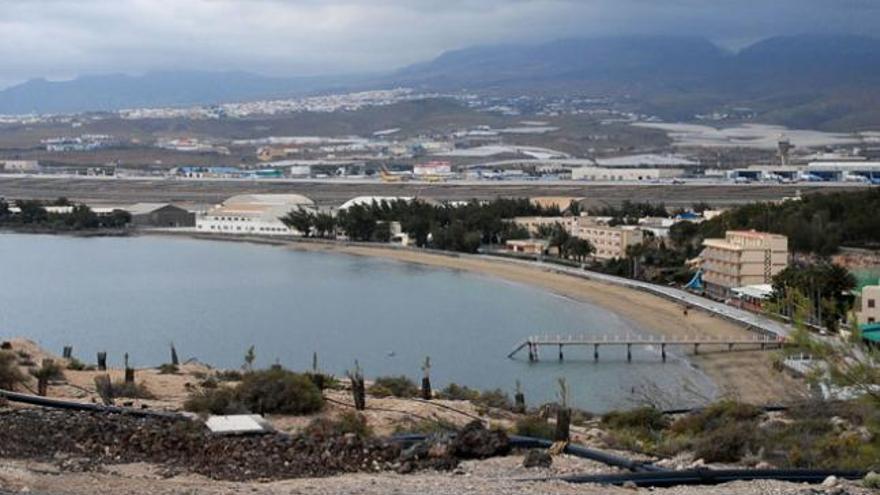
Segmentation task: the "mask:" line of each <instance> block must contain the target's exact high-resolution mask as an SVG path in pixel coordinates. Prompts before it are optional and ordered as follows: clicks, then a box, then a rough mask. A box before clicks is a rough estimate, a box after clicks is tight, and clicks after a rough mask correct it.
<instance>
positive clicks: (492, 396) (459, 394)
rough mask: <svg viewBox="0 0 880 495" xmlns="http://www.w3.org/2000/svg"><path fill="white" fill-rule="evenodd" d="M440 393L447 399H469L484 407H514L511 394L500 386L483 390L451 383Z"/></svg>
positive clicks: (507, 408) (508, 408)
mask: <svg viewBox="0 0 880 495" xmlns="http://www.w3.org/2000/svg"><path fill="white" fill-rule="evenodd" d="M438 395H439V398H441V399H447V400H469V401H471V402H473V403H474V404H476V405H477V406H480V407H484V408H494V409H504V410H511V409H513V403H512V402H511V400H510V396H509V395H508V394H507V393H506V392H504V391H503V390H501V389H500V388H496V389H495V390H484V391H482V392H481V391H479V390H476V389H472V388H469V387H468V386H466V385H459V384H457V383H450V384H449V385H447V386H446V388H444V389H443V390H441V391H440V393H439V394H438Z"/></svg>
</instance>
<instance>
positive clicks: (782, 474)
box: [520, 469, 865, 487]
mask: <svg viewBox="0 0 880 495" xmlns="http://www.w3.org/2000/svg"><path fill="white" fill-rule="evenodd" d="M829 476H835V477H837V478H843V479H851V480H853V479H861V478H864V476H865V472H864V471H853V470H833V469H718V470H714V469H689V470H685V471H667V472H651V473H646V472H642V473H629V474H600V475H573V476H560V477H547V478H532V479H521V480H520V481H565V482H568V483H595V484H601V485H623V484H625V483H634V484H635V485H636V486H638V487H670V486H678V485H718V484H721V483H729V482H731V481H754V480H777V481H788V482H792V483H821V482H822V481H824V480H825V479H826V478H828V477H829Z"/></svg>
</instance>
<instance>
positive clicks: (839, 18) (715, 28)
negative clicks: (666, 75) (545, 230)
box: [0, 0, 880, 86]
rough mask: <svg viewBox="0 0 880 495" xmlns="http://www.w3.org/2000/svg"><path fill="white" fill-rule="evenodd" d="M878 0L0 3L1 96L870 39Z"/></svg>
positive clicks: (84, 0)
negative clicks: (599, 52)
mask: <svg viewBox="0 0 880 495" xmlns="http://www.w3.org/2000/svg"><path fill="white" fill-rule="evenodd" d="M878 22H880V0H0V86H5V85H9V84H12V83H15V82H19V81H22V80H26V79H29V78H32V77H46V78H50V79H62V78H69V77H72V76H75V75H79V74H94V73H106V72H127V73H140V72H144V71H148V70H155V69H180V68H189V69H208V70H230V69H242V70H249V71H255V72H261V73H266V74H275V75H314V74H322V73H340V72H362V71H381V70H387V69H391V68H395V67H399V66H402V65H405V64H409V63H412V62H417V61H422V60H425V59H429V58H431V57H434V56H436V55H438V54H440V53H441V52H443V51H445V50H449V49H455V48H461V47H465V46H468V45H473V44H485V43H511V42H539V41H544V40H551V39H557V38H566V37H577V36H583V37H589V36H601V35H609V34H634V33H639V34H665V33H676V34H696V35H703V36H706V37H709V38H710V39H712V40H714V41H716V42H718V43H719V44H722V45H725V46H728V47H740V46H742V45H744V44H747V43H750V42H752V41H755V40H757V39H760V38H763V37H767V36H772V35H776V34H789V33H804V32H835V33H855V34H870V33H871V32H872V29H876V26H877V25H878Z"/></svg>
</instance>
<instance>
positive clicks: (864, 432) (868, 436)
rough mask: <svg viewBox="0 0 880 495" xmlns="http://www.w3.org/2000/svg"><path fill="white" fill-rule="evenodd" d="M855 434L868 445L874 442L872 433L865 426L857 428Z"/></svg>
mask: <svg viewBox="0 0 880 495" xmlns="http://www.w3.org/2000/svg"><path fill="white" fill-rule="evenodd" d="M855 432H856V434H858V435H859V439H860V440H861V441H862V442H865V443H869V442H872V441H873V440H874V433H872V432H871V430H869V429H868V427H867V426H859V427H858V428H856V429H855Z"/></svg>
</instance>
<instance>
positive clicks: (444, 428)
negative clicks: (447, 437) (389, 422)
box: [394, 419, 458, 435]
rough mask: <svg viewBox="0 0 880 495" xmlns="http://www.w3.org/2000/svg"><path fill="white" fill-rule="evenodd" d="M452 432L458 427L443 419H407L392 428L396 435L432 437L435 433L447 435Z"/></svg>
mask: <svg viewBox="0 0 880 495" xmlns="http://www.w3.org/2000/svg"><path fill="white" fill-rule="evenodd" d="M452 431H458V426H456V425H455V424H454V423H451V422H449V421H447V420H445V419H436V420H430V419H422V420H419V421H413V420H411V419H408V420H404V421H402V422H399V423H397V425H395V427H394V433H395V434H398V435H399V434H403V433H419V434H422V435H433V434H435V433H448V432H452Z"/></svg>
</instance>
